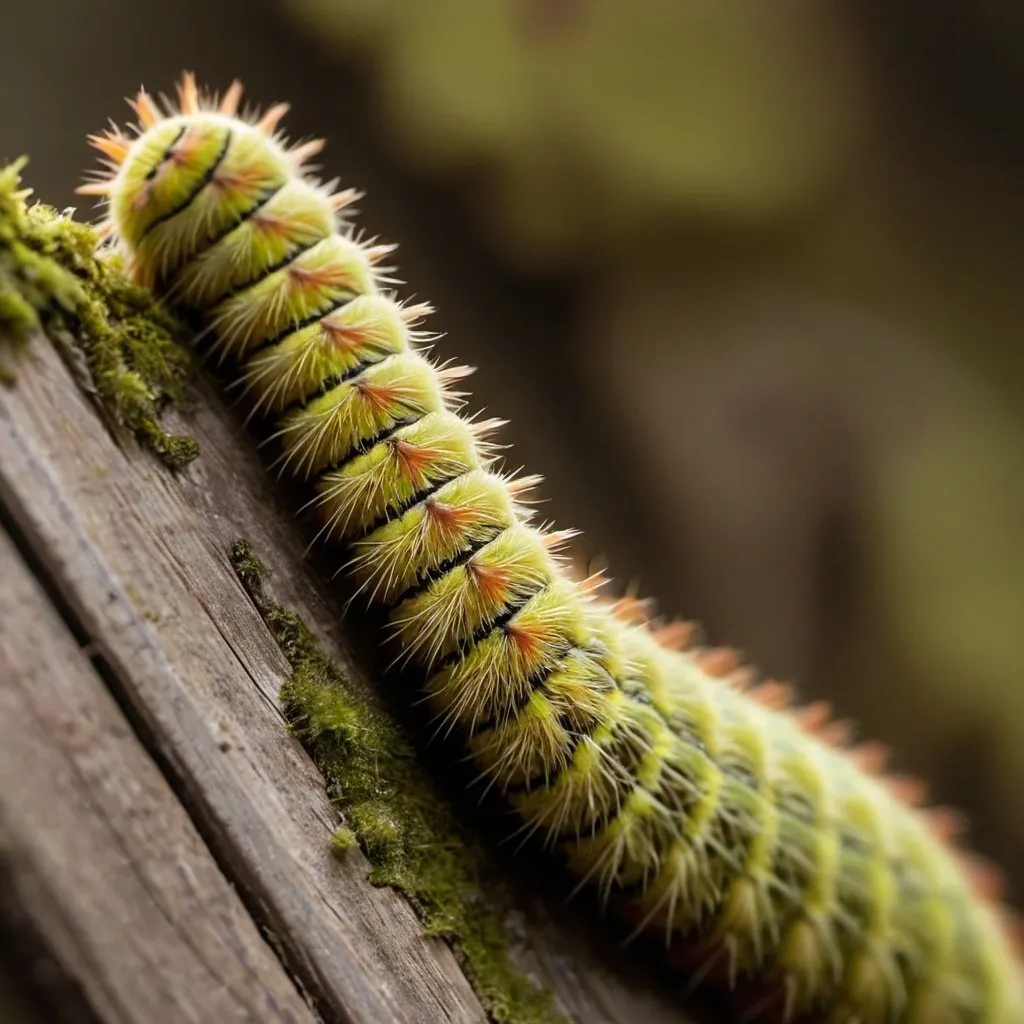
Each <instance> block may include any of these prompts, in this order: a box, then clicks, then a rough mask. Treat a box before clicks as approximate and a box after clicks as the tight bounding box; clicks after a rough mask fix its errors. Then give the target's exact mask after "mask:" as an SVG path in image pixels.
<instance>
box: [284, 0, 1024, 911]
mask: <svg viewBox="0 0 1024 1024" xmlns="http://www.w3.org/2000/svg"><path fill="white" fill-rule="evenodd" d="M280 2H281V3H282V4H283V5H284V6H285V7H286V8H287V9H288V10H289V11H291V12H292V14H293V15H294V16H295V17H296V18H297V19H298V22H299V23H300V24H301V25H302V26H303V27H304V28H305V30H306V31H307V35H308V37H309V38H310V39H315V40H317V41H318V42H319V44H320V45H321V46H322V47H323V49H324V50H325V51H326V52H328V53H331V54H334V55H335V56H336V57H337V59H338V60H339V61H343V62H346V63H347V64H349V65H351V64H353V63H354V64H356V65H358V66H360V67H362V68H363V69H364V71H365V72H366V74H367V76H368V78H369V79H370V80H371V81H372V83H373V91H374V94H375V97H376V102H377V104H378V107H377V110H378V114H379V124H380V130H381V133H382V135H383V137H384V138H385V139H386V141H387V143H388V144H389V146H390V147H391V149H392V151H393V152H394V153H396V154H397V155H398V156H399V158H400V159H402V160H403V161H404V162H405V166H406V167H407V168H408V169H409V170H410V172H411V173H412V174H416V175H421V176H429V177H435V178H436V177H444V176H447V177H448V178H449V179H450V180H452V181H454V182H457V183H458V184H459V185H460V186H461V187H462V188H463V189H464V191H465V194H466V197H467V199H466V201H467V204H471V206H472V208H473V209H474V210H475V212H476V215H477V225H478V228H479V231H480V234H481V236H482V237H484V238H486V239H487V241H488V244H489V245H490V246H491V248H492V250H493V251H494V252H496V253H497V254H498V255H499V257H500V258H501V259H502V260H504V261H505V263H506V264H507V265H508V266H509V267H511V268H513V269H514V270H515V271H517V272H522V271H523V270H527V271H528V272H530V273H532V274H534V275H538V274H543V273H559V274H561V273H565V272H567V271H568V272H571V273H572V274H574V275H576V276H577V278H578V279H579V280H580V290H581V303H580V305H581V315H580V317H579V328H578V334H577V336H576V337H575V339H573V345H572V354H571V357H570V358H571V363H572V365H573V366H575V368H576V369H577V370H578V372H579V378H580V380H581V381H582V382H584V383H583V386H585V387H587V388H589V391H590V394H591V396H592V399H593V405H594V407H595V408H597V409H600V410H603V415H605V416H606V417H607V418H608V419H609V421H610V422H611V423H612V424H613V433H614V434H615V435H616V437H618V438H619V439H620V442H621V448H622V450H623V451H625V452H626V453H627V455H626V457H625V460H624V461H623V462H622V463H619V464H616V463H615V462H614V461H612V460H613V454H612V453H609V456H608V458H609V462H608V466H609V473H611V474H612V475H613V476H615V477H616V481H617V483H618V480H617V476H623V477H624V476H625V475H626V473H627V472H629V473H632V475H633V476H632V484H633V490H634V493H636V494H638V495H641V496H642V498H643V500H644V502H645V510H644V511H643V512H640V511H637V512H635V513H634V514H633V515H632V518H633V520H634V521H635V522H636V524H637V528H638V529H643V530H644V531H645V532H646V533H647V534H649V536H650V538H651V541H650V544H651V547H652V548H660V552H661V554H660V557H656V562H657V565H660V566H661V569H660V571H661V572H662V573H663V576H662V577H661V579H654V582H655V583H656V584H659V588H660V589H661V590H662V593H663V594H665V595H668V597H669V601H668V602H667V603H668V604H669V607H676V606H677V605H676V604H675V602H677V601H682V602H684V605H685V607H686V609H687V610H688V611H691V612H694V613H696V614H698V615H700V616H701V618H703V620H704V621H705V623H707V625H708V629H709V632H710V634H711V636H712V639H714V640H716V641H722V640H727V639H729V638H730V637H733V638H737V642H738V643H740V644H741V645H742V646H744V647H745V648H746V649H747V651H748V652H749V653H750V654H751V655H752V656H754V657H756V658H757V660H758V661H760V662H761V663H762V664H764V665H765V666H766V667H767V668H768V669H770V670H771V671H773V672H789V673H793V674H795V675H796V676H797V677H798V678H799V680H800V682H801V683H802V685H803V687H804V690H805V691H806V692H808V693H811V694H814V695H826V696H831V697H834V698H835V700H836V701H837V703H838V704H839V706H840V708H841V709H842V710H844V711H847V712H849V713H850V714H852V715H854V716H855V717H856V718H858V719H859V720H860V721H861V722H862V723H863V731H865V732H867V733H869V734H871V735H874V736H881V737H884V738H886V739H888V740H890V741H892V742H894V743H896V744H897V745H898V748H899V757H898V759H897V760H898V763H899V764H900V765H901V766H902V767H907V766H910V767H912V768H914V769H915V770H918V771H922V772H925V773H927V774H928V775H930V776H931V777H932V778H933V779H934V780H935V782H936V789H937V791H938V794H939V796H940V797H943V798H947V799H953V800H956V801H960V802H962V803H964V804H966V805H968V806H969V807H970V809H971V811H972V813H973V815H974V817H975V818H976V820H977V823H978V824H977V831H978V833H979V834H980V835H979V841H980V842H981V844H982V845H984V846H985V847H986V848H987V849H989V850H990V851H992V852H994V853H996V854H997V855H999V856H1000V857H1001V858H1002V859H1003V860H1004V862H1006V863H1007V864H1008V865H1009V866H1010V867H1011V868H1013V865H1014V864H1017V863H1024V815H1021V814H1019V813H1017V812H1018V811H1019V810H1020V808H1021V806H1022V799H1021V795H1020V794H1021V790H1022V786H1024V529H1022V527H1021V524H1022V522H1024V352H1022V351H1021V344H1020V339H1021V337H1022V334H1024V292H1022V289H1021V288H1020V283H1019V278H1020V273H1021V268H1022V267H1024V202H1022V195H1021V190H1020V187H1019V185H1018V184H1017V183H1018V181H1021V180H1024V176H1022V174H1021V172H1022V171H1024V153H1022V152H1021V147H1020V146H1017V148H1014V146H1015V141H1014V140H1018V141H1019V138H1018V137H1019V136H1021V132H1020V128H1021V123H1020V121H1019V118H1018V119H1016V120H1015V115H1016V107H1017V104H1016V103H1015V102H1005V103H1004V100H1003V97H1004V96H1005V95H1007V89H1008V88H1009V86H1008V85H1007V83H1010V84H1011V85H1012V84H1013V83H1016V84H1017V85H1022V84H1024V19H1022V18H1020V17H1008V16H1007V15H1006V13H1005V10H1006V9H1005V7H1004V8H1001V7H1000V5H998V4H991V3H990V4H987V5H983V6H981V7H974V6H973V5H971V4H969V3H967V2H966V0H964V2H963V3H954V4H952V5H950V9H949V10H948V11H946V12H945V13H944V15H943V19H946V20H945V21H939V20H937V19H936V18H933V17H931V16H930V15H929V14H928V12H927V11H924V10H920V11H918V12H917V13H916V14H915V13H914V12H910V11H905V12H903V13H901V14H898V15H897V14H896V13H893V12H892V11H891V10H890V8H889V7H888V6H887V5H885V4H881V3H866V4H864V5H852V4H850V5H842V4H835V5H829V4H820V3H815V2H813V0H782V2H780V3H772V4H768V5H766V4H764V3H760V2H758V0H741V2H738V3H728V4H722V3H713V2H710V0H676V2H672V3H667V2H657V0H637V2H633V3H628V4H627V3H622V2H621V0H504V2H498V3H479V2H477V0H435V2H431V3H423V2H421V0H389V2H379V0H372V2H371V0H280ZM947 15H948V18H947ZM947 21H948V24H947V23H946V22H947ZM1011 95H1019V93H1011ZM529 376H530V375H526V377H527V379H525V380H524V381H523V382H521V386H523V387H538V386H539V385H537V384H536V383H535V378H534V380H533V381H531V380H530V379H528V378H529ZM514 386H515V385H514V384H513V383H512V382H510V383H509V385H508V387H509V388H512V387H514ZM627 463H628V467H629V468H628V470H627V469H626V468H623V467H624V466H625V465H626V464H627ZM620 489H621V488H620V487H618V486H617V487H616V488H614V490H616V491H618V490H620ZM597 500H602V499H601V498H600V492H599V491H598V495H597ZM607 500H608V501H609V502H612V501H614V500H615V498H614V496H612V495H609V496H608V497H607ZM632 550H637V549H635V548H634V549H632ZM613 568H614V562H613ZM658 572H659V569H658V568H657V567H656V568H655V569H654V573H655V575H656V574H657V573H658ZM670 574H675V577H674V578H669V576H670ZM679 580H682V581H683V582H682V583H680V582H678V581H679ZM691 598H692V604H691V603H690V599H691ZM1021 886H1024V875H1019V876H1018V902H1019V901H1020V891H1021Z"/></svg>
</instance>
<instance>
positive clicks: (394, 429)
mask: <svg viewBox="0 0 1024 1024" xmlns="http://www.w3.org/2000/svg"><path fill="white" fill-rule="evenodd" d="M421 419H422V416H421V415H416V416H403V417H402V418H401V419H397V420H395V421H394V422H393V423H392V424H391V425H390V426H387V427H384V429H383V430H378V431H377V433H376V434H374V435H373V437H367V438H364V439H363V440H362V441H357V442H356V443H355V444H354V445H353V446H352V447H351V448H349V450H348V451H347V452H346V453H345V454H344V455H343V456H342V457H341V458H340V459H336V460H335V461H334V462H332V463H330V464H328V465H326V466H324V467H323V469H318V470H317V471H316V474H317V479H318V480H322V479H323V478H324V477H325V476H327V475H328V474H329V473H337V472H338V471H339V470H343V469H344V468H345V467H346V466H348V465H349V464H350V463H352V462H355V460H356V459H358V458H359V457H360V456H363V455H366V454H367V453H368V452H370V451H372V450H373V449H374V448H376V447H377V445H379V444H383V443H384V442H385V441H386V440H387V439H388V438H389V437H392V436H393V435H395V434H397V433H398V431H400V430H401V429H402V428H403V427H411V426H412V425H413V424H414V423H418V422H419V420H421Z"/></svg>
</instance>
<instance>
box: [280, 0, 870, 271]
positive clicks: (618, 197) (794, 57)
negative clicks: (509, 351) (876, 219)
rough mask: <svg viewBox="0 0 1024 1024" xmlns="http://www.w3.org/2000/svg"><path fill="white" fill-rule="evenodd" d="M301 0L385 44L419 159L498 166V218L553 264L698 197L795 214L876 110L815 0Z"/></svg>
mask: <svg viewBox="0 0 1024 1024" xmlns="http://www.w3.org/2000/svg"><path fill="white" fill-rule="evenodd" d="M287 3H289V4H290V6H291V7H292V8H293V9H294V10H295V12H296V13H297V14H298V15H299V16H300V17H301V18H303V19H305V20H306V21H308V22H309V23H310V24H311V25H312V26H313V27H314V29H315V31H316V33H317V34H318V37H319V38H320V39H321V40H322V41H323V42H324V43H326V44H327V45H329V46H336V47H337V49H338V50H339V52H342V51H344V52H348V53H352V52H357V53H362V54H369V55H371V59H372V60H373V61H374V63H375V66H376V70H377V73H378V84H379V90H380V96H381V100H382V110H383V116H384V117H385V118H386V122H387V125H388V128H389V130H390V131H391V133H392V134H393V137H394V140H395V143H396V145H397V146H399V147H400V148H401V150H402V151H403V152H404V154H405V155H406V157H407V158H408V159H409V160H410V161H412V162H415V164H416V165H417V166H419V167H420V168H429V169H430V170H432V171H435V172H438V171H445V172H450V171H459V170H464V169H467V168H469V169H474V170H476V171H479V172H480V173H481V174H482V177H483V179H484V180H483V182H482V186H481V191H480V193H479V196H478V206H479V211H480V215H481V218H482V221H483V223H484V226H485V228H486V229H487V230H489V231H490V232H491V234H492V236H493V237H494V238H495V239H496V240H497V242H498V243H499V244H500V245H501V246H502V247H503V248H504V249H505V251H506V252H507V254H508V255H510V256H511V257H513V258H516V259H518V260H519V261H521V262H523V263H524V264H525V265H528V266H533V267H536V266H537V265H538V264H541V265H552V264H556V265H557V264H559V263H562V262H565V261H568V260H571V261H573V262H579V261H583V262H587V263H594V264H599V263H600V262H601V261H602V258H603V256H604V253H605V251H606V249H607V247H609V246H613V245H628V244H630V243H631V242H632V241H633V240H635V239H636V238H637V236H638V235H642V234H644V233H648V232H651V231H652V230H653V231H658V232H660V231H661V230H662V229H663V228H664V226H665V218H666V217H667V218H669V219H670V220H671V219H672V218H676V220H678V217H679V215H680V214H681V213H686V212H687V211H692V210H695V209H699V210H702V211H704V212H705V213H711V214H715V215H720V216H723V217H726V218H736V217H741V218H771V217H777V216H779V215H783V214H785V213H791V212H792V211H793V210H794V208H797V207H801V206H803V205H805V204H806V203H807V202H808V201H813V197H814V196H815V195H816V194H817V193H818V192H820V190H821V189H822V188H823V187H825V186H826V185H827V183H828V181H829V180H830V179H831V178H833V177H834V174H835V171H836V165H837V162H838V161H840V160H841V159H842V157H843V153H844V152H845V151H846V150H847V149H848V143H849V139H850V137H851V136H852V135H855V134H856V131H857V123H858V121H859V119H860V116H861V110H860V106H861V99H862V96H861V92H862V90H861V89H860V86H859V82H858V79H857V75H856V69H855V67H854V65H853V62H852V61H851V60H850V59H849V56H848V54H847V53H846V52H845V51H844V48H843V46H842V45H841V40H839V39H837V38H835V31H834V25H833V24H832V19H831V18H830V17H829V16H824V15H822V14H820V13H819V12H820V10H821V9H822V5H820V4H817V3H814V0H781V2H778V3H773V4H771V5H770V6H768V7H766V6H765V5H764V4H763V3H759V2H758V0H741V2H740V3H732V4H716V3H709V2H700V3H664V2H658V0H637V2H634V3H622V2H621V0H556V2H551V0H547V2H545V0H526V2H524V0H517V2H509V0H504V2H498V3H479V2H478V0H432V2H430V3H423V2H421V0H389V2H384V3H381V2H379V0H376V2H367V0H287ZM812 83H813V84H812ZM809 86H811V87H809Z"/></svg>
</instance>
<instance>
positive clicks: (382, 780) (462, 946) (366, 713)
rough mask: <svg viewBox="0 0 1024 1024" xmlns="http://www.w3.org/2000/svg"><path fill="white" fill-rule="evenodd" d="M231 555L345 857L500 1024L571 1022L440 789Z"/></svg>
mask: <svg viewBox="0 0 1024 1024" xmlns="http://www.w3.org/2000/svg"><path fill="white" fill-rule="evenodd" d="M231 557H232V564H233V565H234V568H235V571H236V573H237V574H238V577H239V579H240V580H241V582H242V585H243V586H244V587H245V589H246V591H247V592H248V593H249V596H250V597H251V598H252V601H253V603H254V604H255V605H256V607H257V609H258V610H259V612H260V614H261V615H262V616H263V619H264V621H265V622H266V624H267V626H268V627H269V628H270V630H271V632H272V633H273V635H274V637H275V639H276V640H277V642H278V644H279V645H280V647H281V650H282V651H283V652H284V655H285V657H286V658H287V659H288V662H289V664H290V665H291V668H292V675H291V677H290V678H289V679H288V681H287V682H286V683H285V685H284V688H283V690H282V700H283V703H284V705H285V712H286V714H287V716H288V720H289V722H290V724H291V726H292V728H293V729H294V730H295V732H296V733H297V734H298V735H299V737H300V738H301V739H302V741H303V743H304V744H305V746H306V748H307V749H308V750H309V752H310V754H311V755H312V757H313V759H314V761H315V762H316V764H317V766H318V767H319V769H320V771H321V772H322V773H323V775H324V778H325V780H326V783H327V790H328V793H329V795H330V797H331V800H332V802H333V803H334V805H335V807H336V808H337V809H338V810H339V812H340V813H341V815H342V818H343V820H344V824H343V825H342V826H341V828H339V830H338V831H337V832H336V833H335V835H334V838H333V840H332V845H333V847H334V849H335V851H336V852H337V853H338V855H339V856H344V855H345V852H346V851H348V850H349V849H350V848H351V847H352V846H354V845H355V844H356V843H358V845H359V846H360V847H361V849H362V850H363V852H364V853H365V855H366V857H367V858H368V860H369V861H370V863H371V865H372V872H371V875H370V878H371V880H372V881H373V882H374V884H376V885H387V886H391V887H393V888H395V889H397V890H399V891H401V892H402V893H404V894H405V895H406V896H407V897H408V899H409V900H410V902H411V903H412V905H413V906H414V907H415V909H416V911H417V913H418V914H419V916H420V919H421V921H422V922H423V925H424V928H425V929H426V931H427V932H428V933H429V934H432V935H439V936H442V937H443V938H444V939H446V940H447V942H448V943H449V945H450V946H451V948H452V949H453V950H454V952H455V955H456V957H457V958H458V959H459V962H460V963H461V964H462V967H463V969H464V970H465V972H466V975H467V977H469V979H470V981H471V982H472V984H473V986H474V988H475V989H476V991H477V993H478V995H479V997H480V999H481V1002H482V1003H483V1004H484V1006H485V1007H486V1008H487V1010H488V1012H489V1013H490V1015H491V1017H492V1019H493V1020H495V1021H497V1022H501V1024H505V1022H508V1024H513V1022H515V1024H553V1022H555V1021H559V1020H561V1018H560V1017H559V1015H558V1014H557V1013H556V1012H555V1010H554V1009H553V1005H552V999H551V995H550V993H548V992H544V991H541V990H539V989H538V988H537V987H536V986H535V985H534V984H533V983H532V982H530V981H529V980H528V979H527V978H525V977H524V976H523V975H522V974H520V973H519V972H518V971H517V970H516V969H515V967H514V966H513V964H512V961H511V958H510V955H509V947H508V942H507V940H506V938H505V935H504V930H503V927H502V916H503V911H504V910H508V909H511V905H510V901H509V900H508V897H507V895H506V894H504V893H503V892H502V891H501V887H500V885H499V884H498V883H497V882H495V881H494V880H493V879H491V878H488V877H487V876H488V872H487V870H486V864H485V859H484V856H483V854H482V852H481V851H480V849H479V848H478V847H477V845H476V843H475V842H474V839H473V837H472V836H471V835H468V834H467V833H466V832H465V831H464V830H463V829H462V828H461V826H460V825H459V822H458V820H457V819H456V816H455V814H454V812H453V811H452V809H451V808H450V806H449V805H448V804H447V803H446V802H445V801H444V800H443V798H441V797H440V796H439V795H438V794H437V793H436V792H435V791H434V790H433V789H432V788H431V786H430V783H429V781H428V779H427V777H426V776H425V774H424V772H423V770H422V768H421V767H420V765H419V763H418V761H417V758H416V755H415V752H414V750H413V748H412V746H411V745H410V743H409V741H408V740H407V738H406V737H405V735H404V733H403V732H402V730H401V729H400V727H399V726H398V725H397V724H396V723H395V721H394V720H393V719H392V718H391V717H390V716H389V715H388V714H387V712H386V711H385V710H384V709H383V708H382V707H381V706H380V705H379V704H378V703H377V702H375V701H374V699H373V697H372V695H371V694H369V693H368V692H366V691H365V690H364V689H363V688H361V687H358V686H357V685H355V684H354V683H352V682H351V681H349V680H347V679H346V678H345V677H344V675H343V674H342V672H341V671H340V669H339V668H338V666H337V664H336V663H335V662H334V661H333V660H332V659H331V658H330V657H328V655H327V654H326V653H325V652H324V651H323V649H322V648H321V647H320V645H319V644H318V643H317V641H316V638H315V637H314V636H313V635H312V633H311V632H310V631H309V629H308V628H307V627H306V625H305V624H304V623H303V622H302V620H301V619H300V618H299V617H298V616H297V615H295V614H294V613H292V612H289V611H287V610H286V609H284V608H282V607H281V606H280V605H278V604H276V603H275V602H274V601H273V600H272V598H271V597H270V596H269V595H268V594H267V590H266V583H267V581H268V579H269V575H268V572H267V570H266V568H265V567H264V566H263V565H262V563H261V562H260V561H259V559H258V558H257V557H256V555H255V554H254V553H253V551H252V548H251V546H250V545H249V544H248V543H247V542H245V541H238V542H236V543H235V545H234V548H233V550H232V556H231Z"/></svg>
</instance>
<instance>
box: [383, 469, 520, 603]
mask: <svg viewBox="0 0 1024 1024" xmlns="http://www.w3.org/2000/svg"><path fill="white" fill-rule="evenodd" d="M462 475H463V474H461V473H460V474H459V476H462ZM452 480H458V477H457V476H455V477H452V478H451V479H450V480H446V481H444V483H441V484H439V485H438V486H437V487H435V488H433V489H432V490H431V491H430V492H429V493H428V494H425V495H423V496H422V497H419V496H417V495H413V497H414V498H415V499H416V500H415V501H413V502H411V504H410V505H409V508H413V507H415V506H416V505H418V504H419V503H420V502H421V501H425V500H426V499H427V498H429V497H430V495H431V494H434V493H435V492H436V491H438V490H440V488H441V487H443V486H444V485H445V484H448V483H451V481H452ZM409 508H407V509H404V510H403V511H402V513H401V515H405V513H406V512H408V511H409ZM395 518H400V516H396V517H395ZM388 521H389V522H390V521H391V520H388ZM381 525H387V524H386V523H383V524H381ZM375 529H380V527H376V528H375ZM507 529H508V527H507V526H496V527H494V529H493V531H492V532H491V533H490V534H489V535H488V536H486V537H479V538H477V540H475V541H473V542H472V544H468V545H467V546H466V547H464V548H462V549H461V550H460V551H459V552H458V553H457V554H454V555H452V556H451V557H450V558H446V559H445V560H444V561H443V562H438V564H437V565H434V566H431V567H430V568H428V569H427V570H426V571H425V572H422V573H419V574H418V576H417V579H416V582H415V583H411V584H410V585H409V586H408V587H406V588H405V590H403V591H402V592H401V593H400V594H399V595H398V596H397V597H396V598H395V599H394V600H393V601H392V602H391V603H390V604H388V605H387V606H386V607H387V609H388V610H389V611H394V609H395V608H397V607H398V606H399V605H402V604H405V602H406V601H411V600H412V599H413V598H416V597H420V596H421V595H422V594H425V593H426V592H427V591H428V590H429V589H430V588H431V587H432V586H433V585H434V584H435V583H437V581H438V580H443V579H444V578H445V576H447V575H448V573H450V572H452V571H453V570H455V569H457V568H458V567H459V566H460V565H465V564H466V563H467V562H468V561H469V560H470V559H471V558H472V557H473V556H474V555H475V554H476V553H477V552H478V551H480V550H482V549H483V548H485V547H487V545H488V544H490V543H491V542H492V541H495V540H497V539H498V538H499V537H500V536H501V535H502V534H503V533H504V532H505V531H506V530H507ZM374 532H375V530H370V531H369V532H368V533H367V536H368V537H369V536H370V535H371V534H372V533H374Z"/></svg>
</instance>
